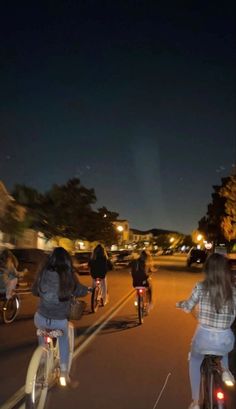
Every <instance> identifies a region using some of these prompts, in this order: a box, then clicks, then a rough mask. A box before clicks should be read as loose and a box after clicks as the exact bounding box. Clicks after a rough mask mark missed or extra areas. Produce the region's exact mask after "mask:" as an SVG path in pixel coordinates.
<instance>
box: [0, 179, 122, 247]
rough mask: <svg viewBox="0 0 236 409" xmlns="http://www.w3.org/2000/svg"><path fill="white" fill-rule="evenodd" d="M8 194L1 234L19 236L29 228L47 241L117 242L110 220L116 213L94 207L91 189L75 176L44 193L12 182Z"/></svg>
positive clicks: (114, 217)
mask: <svg viewBox="0 0 236 409" xmlns="http://www.w3.org/2000/svg"><path fill="white" fill-rule="evenodd" d="M11 195H12V197H13V198H14V199H15V200H14V201H10V202H9V203H8V205H7V207H6V209H5V213H4V216H2V217H1V218H0V230H1V231H3V232H5V233H8V234H14V235H15V236H20V235H21V234H22V232H23V231H24V230H25V229H26V228H31V229H33V230H36V231H40V232H42V233H43V234H44V236H45V237H46V239H48V240H50V239H52V238H55V237H64V238H68V239H70V240H76V239H82V240H88V241H101V242H103V243H104V244H105V245H111V244H112V243H115V242H116V241H117V233H116V231H115V229H114V226H113V221H115V220H117V217H118V216H119V214H118V213H116V212H113V211H110V210H108V209H107V208H106V207H105V206H103V207H101V208H99V209H97V210H94V208H93V206H94V204H95V203H96V201H97V198H96V195H95V191H94V189H87V188H86V187H84V186H83V185H82V184H81V182H80V179H78V178H73V179H70V180H69V181H68V182H67V183H66V184H64V185H58V184H54V185H53V186H52V187H51V189H50V190H48V191H47V192H45V193H40V192H38V191H37V190H36V189H34V188H31V187H28V186H26V185H21V184H16V185H15V186H14V188H13V191H12V192H11ZM22 209H24V210H23V211H22ZM22 214H23V215H22Z"/></svg>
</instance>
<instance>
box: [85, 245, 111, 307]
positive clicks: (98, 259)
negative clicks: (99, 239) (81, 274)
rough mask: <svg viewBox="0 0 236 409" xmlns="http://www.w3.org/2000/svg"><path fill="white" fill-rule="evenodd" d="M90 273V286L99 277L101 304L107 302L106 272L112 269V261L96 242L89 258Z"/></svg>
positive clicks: (93, 284) (94, 283)
mask: <svg viewBox="0 0 236 409" xmlns="http://www.w3.org/2000/svg"><path fill="white" fill-rule="evenodd" d="M89 267H90V274H91V276H92V286H93V287H95V285H96V278H100V279H101V286H102V298H103V305H105V304H107V302H108V295H107V272H108V271H109V270H112V263H111V261H110V260H109V257H108V255H107V252H106V250H105V248H104V247H103V246H102V245H101V244H98V245H97V246H96V247H95V248H94V250H93V252H92V256H91V258H90V260H89Z"/></svg>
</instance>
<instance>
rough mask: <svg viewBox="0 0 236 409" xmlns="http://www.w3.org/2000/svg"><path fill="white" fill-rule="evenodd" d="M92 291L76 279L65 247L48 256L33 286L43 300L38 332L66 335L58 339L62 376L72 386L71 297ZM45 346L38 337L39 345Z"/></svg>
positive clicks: (37, 323)
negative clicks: (69, 365) (69, 366)
mask: <svg viewBox="0 0 236 409" xmlns="http://www.w3.org/2000/svg"><path fill="white" fill-rule="evenodd" d="M89 291H90V288H89V287H86V286H84V285H82V284H81V283H80V282H79V281H78V280H77V279H76V277H75V274H74V271H73V266H72V260H71V257H70V255H69V253H68V252H67V251H66V250H65V249H64V248H63V247H56V248H55V249H54V250H53V252H52V254H51V255H50V256H49V258H48V260H47V262H46V263H45V265H44V267H43V268H42V269H41V270H40V271H39V273H38V276H37V278H36V280H35V282H34V284H33V287H32V293H33V294H34V295H36V296H39V297H40V301H39V305H38V309H37V312H36V313H35V315H34V324H35V326H36V328H39V329H45V328H47V329H61V330H62V331H63V335H62V336H61V337H59V350H60V369H61V374H62V376H64V377H65V378H66V380H67V384H69V385H72V383H71V380H70V377H69V373H68V362H69V336H68V325H69V322H68V319H69V312H70V302H71V297H72V296H73V295H74V296H77V297H83V296H86V295H87V294H88V292H89ZM43 342H44V339H43V337H39V343H40V344H42V343H43Z"/></svg>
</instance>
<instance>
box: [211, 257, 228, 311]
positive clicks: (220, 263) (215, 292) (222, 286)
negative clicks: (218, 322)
mask: <svg viewBox="0 0 236 409" xmlns="http://www.w3.org/2000/svg"><path fill="white" fill-rule="evenodd" d="M203 271H204V273H205V276H206V278H205V280H204V281H203V285H204V289H205V290H206V291H207V292H209V296H210V301H211V305H212V306H213V307H214V308H215V310H216V312H219V311H220V309H221V308H222V307H224V306H225V305H228V307H229V309H230V311H233V309H234V303H233V287H232V282H231V275H230V267H229V261H228V259H227V258H226V257H225V256H223V255H221V254H218V253H214V254H211V255H210V256H209V257H208V258H207V259H206V262H205V264H204V268H203Z"/></svg>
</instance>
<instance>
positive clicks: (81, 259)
mask: <svg viewBox="0 0 236 409" xmlns="http://www.w3.org/2000/svg"><path fill="white" fill-rule="evenodd" d="M91 254H92V252H91V251H81V252H78V253H75V254H74V255H73V256H72V263H73V267H74V269H75V271H76V272H77V273H78V274H80V275H83V274H90V268H89V265H88V262H89V259H90V257H91Z"/></svg>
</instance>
